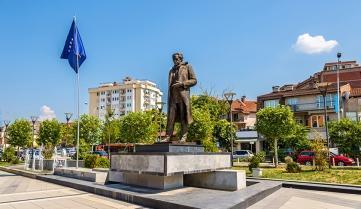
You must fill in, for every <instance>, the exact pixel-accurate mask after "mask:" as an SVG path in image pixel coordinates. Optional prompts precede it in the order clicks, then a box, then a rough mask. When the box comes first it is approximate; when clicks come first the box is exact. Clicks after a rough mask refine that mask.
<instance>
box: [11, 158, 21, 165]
mask: <svg viewBox="0 0 361 209" xmlns="http://www.w3.org/2000/svg"><path fill="white" fill-rule="evenodd" d="M11 163H12V164H19V163H20V160H19V158H17V157H15V158H14V159H13V160H12V161H11Z"/></svg>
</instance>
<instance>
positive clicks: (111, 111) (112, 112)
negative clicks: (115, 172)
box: [107, 108, 115, 161]
mask: <svg viewBox="0 0 361 209" xmlns="http://www.w3.org/2000/svg"><path fill="white" fill-rule="evenodd" d="M114 111H115V110H114V109H110V108H109V109H108V113H107V114H108V159H109V161H110V120H111V118H112V117H113V115H114Z"/></svg>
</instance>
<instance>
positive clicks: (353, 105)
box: [257, 61, 361, 139]
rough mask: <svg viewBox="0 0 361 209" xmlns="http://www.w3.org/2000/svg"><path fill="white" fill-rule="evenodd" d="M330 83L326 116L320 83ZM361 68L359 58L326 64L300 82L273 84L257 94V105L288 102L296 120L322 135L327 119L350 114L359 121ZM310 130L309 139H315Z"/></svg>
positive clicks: (350, 116)
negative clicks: (270, 89) (261, 93)
mask: <svg viewBox="0 0 361 209" xmlns="http://www.w3.org/2000/svg"><path fill="white" fill-rule="evenodd" d="M337 69H339V72H338V74H339V81H340V82H339V86H340V98H339V99H338V97H337ZM319 83H323V84H327V95H326V111H327V115H328V116H327V118H325V117H324V109H325V108H324V103H323V96H322V95H321V92H320V90H319V88H318V87H317V84H319ZM360 96H361V67H360V66H359V65H358V64H357V63H356V61H347V62H339V63H338V62H334V63H326V64H325V65H324V67H323V70H321V71H320V72H317V73H315V74H314V75H313V76H310V77H309V78H308V79H306V80H304V81H302V82H300V83H298V84H286V85H283V86H273V87H272V92H271V93H268V94H265V95H261V96H259V97H257V107H258V109H261V108H263V107H275V106H277V105H288V106H289V107H290V108H291V110H292V111H293V112H294V115H295V118H296V120H297V122H299V123H300V124H303V125H305V126H306V127H308V128H309V129H310V130H315V131H317V132H318V133H319V134H320V135H321V136H322V137H323V138H325V137H326V134H325V120H328V121H329V120H337V118H338V110H340V113H339V114H340V117H349V118H351V119H355V120H360V116H361V115H360V105H359V104H361V100H360V98H361V97H360ZM313 133H314V132H312V131H311V132H310V134H309V138H310V139H312V138H314V134H313Z"/></svg>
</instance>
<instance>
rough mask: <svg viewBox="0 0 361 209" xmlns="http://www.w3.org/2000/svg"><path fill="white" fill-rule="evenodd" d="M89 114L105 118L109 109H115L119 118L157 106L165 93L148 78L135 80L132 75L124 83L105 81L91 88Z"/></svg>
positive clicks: (116, 116) (115, 113) (115, 115)
mask: <svg viewBox="0 0 361 209" xmlns="http://www.w3.org/2000/svg"><path fill="white" fill-rule="evenodd" d="M88 92H89V114H90V115H95V116H97V117H99V118H100V119H101V120H104V119H105V115H106V114H107V111H109V110H112V111H114V112H113V113H114V117H115V118H119V117H121V116H123V115H126V114H127V113H129V112H136V111H145V110H150V109H156V108H157V102H161V101H162V95H163V93H162V92H161V91H160V89H159V88H157V85H156V84H155V83H153V82H150V81H148V80H134V79H132V78H130V77H126V78H125V79H123V82H122V83H117V82H113V83H103V84H101V85H100V86H99V87H96V88H89V90H88Z"/></svg>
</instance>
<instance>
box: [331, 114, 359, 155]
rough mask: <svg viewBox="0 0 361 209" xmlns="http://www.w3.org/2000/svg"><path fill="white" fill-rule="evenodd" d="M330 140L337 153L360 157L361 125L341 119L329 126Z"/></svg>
mask: <svg viewBox="0 0 361 209" xmlns="http://www.w3.org/2000/svg"><path fill="white" fill-rule="evenodd" d="M329 135H330V139H331V140H332V141H333V142H334V143H336V144H337V147H338V149H339V152H341V153H345V154H347V155H349V156H351V157H360V156H361V153H360V149H359V148H360V147H361V123H360V122H356V121H352V120H350V119H348V118H343V119H341V120H340V121H339V122H337V121H332V122H331V123H330V124H329Z"/></svg>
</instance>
